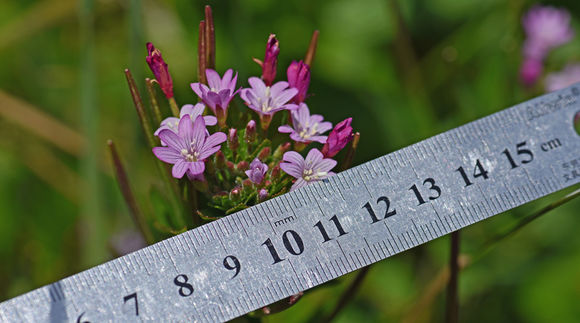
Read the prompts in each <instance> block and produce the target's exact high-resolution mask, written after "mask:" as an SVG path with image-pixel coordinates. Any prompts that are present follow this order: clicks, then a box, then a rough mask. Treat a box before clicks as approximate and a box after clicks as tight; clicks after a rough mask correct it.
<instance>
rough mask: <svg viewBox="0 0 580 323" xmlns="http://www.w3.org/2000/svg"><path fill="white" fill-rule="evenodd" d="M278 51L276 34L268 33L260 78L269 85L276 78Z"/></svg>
mask: <svg viewBox="0 0 580 323" xmlns="http://www.w3.org/2000/svg"><path fill="white" fill-rule="evenodd" d="M279 53H280V47H278V40H277V39H276V35H274V34H270V36H269V37H268V43H267V44H266V54H265V55H264V62H263V63H262V80H264V83H265V84H266V85H267V86H271V85H272V83H274V79H275V78H276V65H277V64H278V54H279Z"/></svg>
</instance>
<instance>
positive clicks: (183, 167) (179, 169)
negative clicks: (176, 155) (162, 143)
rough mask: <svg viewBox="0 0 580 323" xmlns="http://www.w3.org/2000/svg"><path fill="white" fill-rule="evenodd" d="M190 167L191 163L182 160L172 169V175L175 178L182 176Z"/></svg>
mask: <svg viewBox="0 0 580 323" xmlns="http://www.w3.org/2000/svg"><path fill="white" fill-rule="evenodd" d="M188 168H189V163H187V162H185V161H184V160H180V161H178V162H177V163H175V165H173V168H172V169H171V175H173V177H175V178H182V177H183V175H185V172H186V171H187V169H188Z"/></svg>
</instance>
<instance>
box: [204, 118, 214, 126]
mask: <svg viewBox="0 0 580 323" xmlns="http://www.w3.org/2000/svg"><path fill="white" fill-rule="evenodd" d="M203 120H204V121H205V125H206V126H215V125H216V124H217V118H216V117H214V116H203Z"/></svg>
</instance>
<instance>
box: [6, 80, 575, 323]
mask: <svg viewBox="0 0 580 323" xmlns="http://www.w3.org/2000/svg"><path fill="white" fill-rule="evenodd" d="M579 111H580V84H577V85H575V86H572V87H569V88H567V89H564V90H561V91H558V92H555V93H552V94H548V95H544V96H542V97H539V98H536V99H533V100H530V101H528V102H525V103H522V104H519V105H517V106H514V107H512V108H509V109H506V110H503V111H501V112H498V113H495V114H492V115H490V116H488V117H485V118H483V119H479V120H477V121H475V122H471V123H468V124H466V125H463V126H461V127H459V128H456V129H453V130H450V131H447V132H444V133H441V134H439V135H436V136H434V137H432V138H430V139H427V140H424V141H421V142H419V143H416V144H414V145H412V146H409V147H406V148H403V149H401V150H398V151H396V152H394V153H391V154H388V155H385V156H383V157H380V158H377V159H375V160H372V161H370V162H367V163H365V164H362V165H360V166H357V167H354V168H352V169H349V170H347V171H345V172H342V173H340V174H338V175H336V176H333V177H330V178H329V179H328V180H325V181H323V182H317V183H314V184H311V185H308V186H306V187H305V188H303V189H300V190H297V191H294V192H290V193H288V194H284V195H283V196H280V197H277V198H275V199H272V200H269V201H266V202H264V203H261V204H259V205H257V206H254V207H251V208H249V209H246V210H243V211H240V212H238V213H235V214H232V215H229V216H227V217H225V218H223V219H220V220H217V221H214V222H211V223H209V224H206V225H204V226H201V227H199V228H197V229H194V230H191V231H188V232H185V233H183V234H181V235H178V236H176V237H173V238H171V239H167V240H165V241H162V242H160V243H157V244H154V245H152V246H150V247H147V248H145V249H142V250H139V251H137V252H134V253H132V254H129V255H126V256H124V257H121V258H118V259H115V260H112V261H110V262H107V263H105V264H102V265H100V266H97V267H94V268H92V269H89V270H87V271H84V272H81V273H79V274H76V275H74V276H71V277H68V278H65V279H63V280H60V281H58V282H56V283H53V284H51V285H48V286H44V287H42V288H39V289H37V290H34V291H32V292H29V293H27V294H24V295H22V296H19V297H16V298H14V299H11V300H8V301H6V302H3V303H1V304H0V321H1V322H103V321H123V322H128V321H173V322H175V321H202V322H213V321H225V320H229V319H232V318H235V317H237V316H240V315H243V314H245V313H247V312H250V311H252V310H255V309H259V308H261V307H263V306H266V305H268V304H270V303H273V302H275V301H278V300H280V299H283V298H286V297H288V296H291V295H293V294H296V293H298V292H300V291H304V290H307V289H309V288H312V287H314V286H317V285H319V284H322V283H324V282H326V281H329V280H332V279H334V278H337V277H339V276H341V275H344V274H346V273H349V272H351V271H353V270H356V269H358V268H361V267H364V266H367V265H370V264H372V263H374V262H377V261H380V260H382V259H385V258H388V257H390V256H392V255H394V254H397V253H399V252H401V251H404V250H407V249H410V248H413V247H415V246H418V245H420V244H423V243H425V242H428V241H430V240H433V239H436V238H438V237H441V236H443V235H445V234H448V233H450V232H452V231H455V230H459V229H461V228H463V227H465V226H468V225H470V224H472V223H475V222H478V221H481V220H483V219H486V218H488V217H491V216H493V215H495V214H498V213H501V212H504V211H506V210H509V209H512V208H514V207H517V206H519V205H522V204H524V203H527V202H529V201H532V200H535V199H537V198H540V197H542V196H545V195H547V194H550V193H552V192H556V191H558V190H561V189H563V188H565V187H568V186H571V185H574V184H576V183H578V182H580V136H579V135H578V134H577V133H576V132H575V130H574V126H573V119H574V117H575V116H578V115H577V114H578V112H579Z"/></svg>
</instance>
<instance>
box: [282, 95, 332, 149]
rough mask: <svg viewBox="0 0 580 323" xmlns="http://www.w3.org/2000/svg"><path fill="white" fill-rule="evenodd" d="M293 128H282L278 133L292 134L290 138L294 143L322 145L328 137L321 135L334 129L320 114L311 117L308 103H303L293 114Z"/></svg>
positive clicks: (286, 126)
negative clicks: (313, 142) (312, 142)
mask: <svg viewBox="0 0 580 323" xmlns="http://www.w3.org/2000/svg"><path fill="white" fill-rule="evenodd" d="M291 114H292V125H293V126H294V128H292V126H288V125H285V126H280V127H278V131H279V132H281V133H290V138H291V139H292V140H294V141H298V142H305V143H309V142H311V141H317V142H319V143H321V144H323V143H325V142H326V136H321V134H323V133H325V132H327V131H328V130H330V129H332V123H330V122H322V120H323V119H324V118H323V117H322V116H321V115H319V114H314V115H310V110H308V106H307V105H306V103H301V104H300V106H299V107H298V110H294V111H292V112H291Z"/></svg>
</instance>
